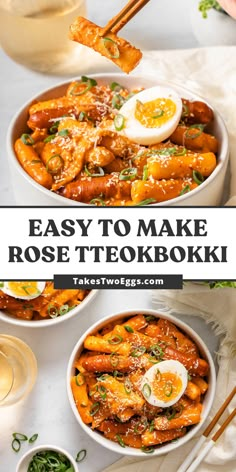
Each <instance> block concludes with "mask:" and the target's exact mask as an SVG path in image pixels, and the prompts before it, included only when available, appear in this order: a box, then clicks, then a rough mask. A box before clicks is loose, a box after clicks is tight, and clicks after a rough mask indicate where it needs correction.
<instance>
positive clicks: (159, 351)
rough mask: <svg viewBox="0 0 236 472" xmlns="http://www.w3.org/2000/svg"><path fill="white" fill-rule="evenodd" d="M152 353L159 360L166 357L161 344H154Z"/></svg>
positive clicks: (151, 348)
mask: <svg viewBox="0 0 236 472" xmlns="http://www.w3.org/2000/svg"><path fill="white" fill-rule="evenodd" d="M150 351H151V353H152V354H153V355H154V356H155V357H157V358H158V359H162V358H163V356H164V351H163V349H162V348H161V346H160V345H159V344H153V345H152V346H151V347H150Z"/></svg>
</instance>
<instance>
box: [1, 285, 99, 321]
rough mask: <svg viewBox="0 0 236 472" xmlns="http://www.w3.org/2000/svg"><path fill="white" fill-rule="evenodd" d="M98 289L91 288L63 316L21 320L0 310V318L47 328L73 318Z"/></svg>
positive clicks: (86, 304)
mask: <svg viewBox="0 0 236 472" xmlns="http://www.w3.org/2000/svg"><path fill="white" fill-rule="evenodd" d="M97 293H98V290H91V292H90V293H89V294H88V295H87V297H86V298H85V299H84V300H83V301H82V302H81V303H80V304H79V305H78V306H77V307H75V308H73V310H70V311H69V313H67V314H65V315H63V316H57V317H56V318H50V319H46V320H35V321H34V320H21V319H20V318H14V317H13V316H10V315H7V314H6V313H4V312H3V311H1V310H0V320H2V321H5V322H6V323H10V324H13V325H16V326H25V327H27V328H48V327H49V326H54V325H56V324H59V323H62V322H63V321H66V320H69V319H70V318H74V317H76V316H78V315H79V314H80V312H82V311H83V310H84V309H85V308H86V307H87V306H88V304H89V303H90V302H91V301H92V300H93V299H94V297H95V296H96V295H97Z"/></svg>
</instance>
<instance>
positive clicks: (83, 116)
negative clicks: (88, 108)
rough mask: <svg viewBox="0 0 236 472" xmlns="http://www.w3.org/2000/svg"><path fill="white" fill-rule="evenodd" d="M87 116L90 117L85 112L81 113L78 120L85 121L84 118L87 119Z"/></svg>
mask: <svg viewBox="0 0 236 472" xmlns="http://www.w3.org/2000/svg"><path fill="white" fill-rule="evenodd" d="M87 116H88V115H87V113H85V111H81V112H80V114H79V118H78V120H79V121H83V120H84V118H87Z"/></svg>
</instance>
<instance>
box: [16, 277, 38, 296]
mask: <svg viewBox="0 0 236 472" xmlns="http://www.w3.org/2000/svg"><path fill="white" fill-rule="evenodd" d="M8 287H9V289H10V290H11V292H12V293H14V295H15V296H16V297H17V296H27V295H36V293H38V292H39V290H38V287H37V282H22V281H21V282H8Z"/></svg>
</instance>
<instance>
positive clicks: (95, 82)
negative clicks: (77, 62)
mask: <svg viewBox="0 0 236 472" xmlns="http://www.w3.org/2000/svg"><path fill="white" fill-rule="evenodd" d="M81 82H89V83H90V84H91V86H92V87H95V85H97V84H98V83H97V81H96V80H95V79H91V78H90V77H87V76H86V75H82V76H81Z"/></svg>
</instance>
